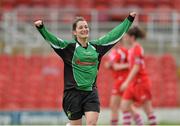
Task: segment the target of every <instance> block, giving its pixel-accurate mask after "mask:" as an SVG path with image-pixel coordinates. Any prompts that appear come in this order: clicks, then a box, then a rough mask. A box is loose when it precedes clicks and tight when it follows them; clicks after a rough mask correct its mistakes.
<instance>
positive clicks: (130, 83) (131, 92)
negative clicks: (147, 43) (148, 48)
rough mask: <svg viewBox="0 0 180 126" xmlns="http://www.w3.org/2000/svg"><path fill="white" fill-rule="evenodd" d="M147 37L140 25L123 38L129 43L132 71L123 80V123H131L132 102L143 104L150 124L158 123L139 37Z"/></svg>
mask: <svg viewBox="0 0 180 126" xmlns="http://www.w3.org/2000/svg"><path fill="white" fill-rule="evenodd" d="M144 37H145V33H144V32H143V31H142V30H141V29H139V28H138V27H133V28H131V29H130V30H129V31H128V32H127V34H126V35H125V36H124V38H123V40H124V41H126V43H127V44H128V45H129V51H128V61H129V65H130V72H129V74H128V76H127V78H126V80H125V81H124V82H123V84H122V86H121V88H120V91H124V94H123V97H122V101H121V109H122V111H123V124H124V125H130V124H131V122H130V120H131V114H130V109H131V104H132V102H134V103H136V105H138V106H139V105H142V106H143V108H144V111H145V113H146V115H147V117H148V120H149V124H150V125H156V116H155V115H154V113H153V107H152V103H151V99H152V96H151V91H150V89H151V82H150V80H149V77H148V75H147V72H146V68H145V62H144V50H143V48H142V46H141V45H140V44H139V43H138V42H137V39H141V38H144Z"/></svg>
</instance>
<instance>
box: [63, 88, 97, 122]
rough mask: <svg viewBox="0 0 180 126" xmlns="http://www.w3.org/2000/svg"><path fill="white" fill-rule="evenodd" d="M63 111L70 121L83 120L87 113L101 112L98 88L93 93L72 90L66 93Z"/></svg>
mask: <svg viewBox="0 0 180 126" xmlns="http://www.w3.org/2000/svg"><path fill="white" fill-rule="evenodd" d="M63 109H64V112H65V113H66V115H67V117H68V119H69V120H77V119H81V118H82V116H83V115H84V113H85V112H88V111H94V112H98V113H99V112H100V102H99V97H98V92H97V88H93V91H82V90H77V89H71V90H67V91H65V92H64V98H63Z"/></svg>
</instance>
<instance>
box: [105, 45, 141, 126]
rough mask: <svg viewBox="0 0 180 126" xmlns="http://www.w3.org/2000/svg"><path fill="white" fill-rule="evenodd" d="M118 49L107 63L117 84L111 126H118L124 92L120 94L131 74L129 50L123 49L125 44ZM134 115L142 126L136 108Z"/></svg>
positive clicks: (113, 94)
mask: <svg viewBox="0 0 180 126" xmlns="http://www.w3.org/2000/svg"><path fill="white" fill-rule="evenodd" d="M116 47H117V48H114V49H112V50H111V51H110V53H109V54H108V59H109V60H108V61H107V62H106V64H105V65H106V67H107V68H109V69H110V70H112V73H113V75H114V79H115V82H114V83H113V87H112V93H111V99H110V108H111V125H118V121H119V120H118V119H119V107H120V102H121V97H122V95H123V92H120V90H119V88H120V86H121V84H122V83H123V82H124V81H125V79H126V77H127V75H128V73H129V63H128V59H127V57H128V50H127V49H126V48H125V47H123V42H122V43H120V44H117V46H116ZM131 112H132V115H133V117H134V121H135V124H136V125H142V124H143V122H142V118H141V116H140V114H138V112H137V110H136V107H135V106H132V108H131Z"/></svg>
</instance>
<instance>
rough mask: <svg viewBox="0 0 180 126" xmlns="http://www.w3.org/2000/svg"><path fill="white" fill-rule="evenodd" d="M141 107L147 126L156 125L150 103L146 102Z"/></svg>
mask: <svg viewBox="0 0 180 126" xmlns="http://www.w3.org/2000/svg"><path fill="white" fill-rule="evenodd" d="M143 107H144V111H145V113H146V115H147V117H148V120H149V124H150V125H156V124H157V121H156V116H155V115H154V113H153V107H152V103H151V101H146V102H145V103H144V105H143Z"/></svg>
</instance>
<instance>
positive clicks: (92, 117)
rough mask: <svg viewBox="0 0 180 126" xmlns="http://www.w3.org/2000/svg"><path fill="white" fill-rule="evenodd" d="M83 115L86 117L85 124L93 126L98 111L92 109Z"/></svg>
mask: <svg viewBox="0 0 180 126" xmlns="http://www.w3.org/2000/svg"><path fill="white" fill-rule="evenodd" d="M85 117H86V125H88V126H95V125H96V124H97V121H98V117H99V113H98V112H93V111H89V112H85Z"/></svg>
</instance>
